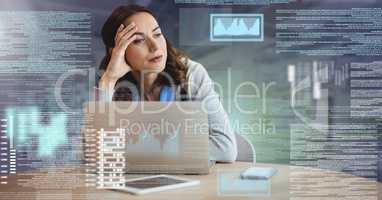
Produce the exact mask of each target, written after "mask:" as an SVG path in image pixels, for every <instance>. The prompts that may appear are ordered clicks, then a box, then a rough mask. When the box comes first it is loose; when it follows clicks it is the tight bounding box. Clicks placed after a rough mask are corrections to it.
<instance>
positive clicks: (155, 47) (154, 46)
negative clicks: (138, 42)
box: [149, 38, 159, 52]
mask: <svg viewBox="0 0 382 200" xmlns="http://www.w3.org/2000/svg"><path fill="white" fill-rule="evenodd" d="M149 41H150V42H149V50H150V52H155V51H156V50H158V48H159V45H158V43H157V41H155V40H154V39H153V38H150V39H149Z"/></svg>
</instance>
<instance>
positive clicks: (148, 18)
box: [98, 5, 237, 162]
mask: <svg viewBox="0 0 382 200" xmlns="http://www.w3.org/2000/svg"><path fill="white" fill-rule="evenodd" d="M102 39H103V42H104V44H105V47H106V55H105V57H104V59H103V61H102V63H101V66H100V70H101V72H102V75H101V79H100V81H99V83H98V86H99V89H100V90H101V91H102V92H100V94H102V95H101V96H100V97H99V98H102V99H103V100H106V101H111V100H119V101H121V100H125V101H139V100H146V101H175V100H186V101H187V100H196V101H204V103H205V105H206V108H207V110H208V121H209V122H208V123H209V126H210V137H209V138H210V145H209V147H210V158H211V160H215V161H221V162H233V161H234V160H235V159H236V155H237V147H236V141H235V136H234V134H233V132H232V131H231V129H230V125H229V121H228V117H227V114H226V113H225V111H224V109H223V107H222V105H221V103H220V101H219V97H218V95H217V94H216V92H215V91H214V87H213V82H212V80H211V79H210V77H209V76H208V73H207V71H206V70H205V69H204V67H203V66H202V65H201V64H199V63H196V62H194V61H192V60H190V59H188V58H187V57H186V56H185V55H184V54H182V53H180V52H179V51H178V50H176V49H175V48H174V47H172V45H171V44H170V43H169V41H168V40H167V39H166V38H165V37H164V35H163V34H162V32H161V29H160V27H159V26H158V23H157V21H156V19H155V18H154V14H153V13H152V12H151V11H150V10H148V9H146V8H144V7H141V6H137V5H129V6H120V7H118V8H116V9H115V10H114V11H113V13H112V14H111V16H109V18H108V19H107V21H106V22H105V24H104V26H103V28H102Z"/></svg>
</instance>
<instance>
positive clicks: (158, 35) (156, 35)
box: [154, 33, 162, 37]
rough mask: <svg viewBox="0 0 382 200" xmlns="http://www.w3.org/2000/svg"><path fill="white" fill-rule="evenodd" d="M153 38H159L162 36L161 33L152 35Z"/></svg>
mask: <svg viewBox="0 0 382 200" xmlns="http://www.w3.org/2000/svg"><path fill="white" fill-rule="evenodd" d="M154 36H155V37H160V36H162V33H156V34H154Z"/></svg>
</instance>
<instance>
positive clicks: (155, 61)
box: [149, 55, 163, 63]
mask: <svg viewBox="0 0 382 200" xmlns="http://www.w3.org/2000/svg"><path fill="white" fill-rule="evenodd" d="M162 57H163V56H162V55H160V56H155V57H154V58H152V59H150V60H149V61H150V62H152V63H157V62H160V61H161V60H162Z"/></svg>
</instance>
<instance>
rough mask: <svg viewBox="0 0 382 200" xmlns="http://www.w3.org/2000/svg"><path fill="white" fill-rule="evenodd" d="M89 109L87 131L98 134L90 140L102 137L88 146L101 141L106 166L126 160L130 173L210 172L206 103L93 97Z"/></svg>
mask: <svg viewBox="0 0 382 200" xmlns="http://www.w3.org/2000/svg"><path fill="white" fill-rule="evenodd" d="M84 114H85V118H84V119H85V120H84V121H85V128H86V130H87V132H88V133H89V132H92V133H93V135H90V137H92V138H97V139H93V140H89V134H88V136H87V137H88V141H93V142H95V141H97V142H95V143H94V145H93V146H92V145H90V144H88V145H87V146H88V147H89V146H90V147H92V148H94V147H95V146H97V149H98V154H97V155H98V156H97V159H98V160H102V161H103V162H104V163H103V164H102V166H109V167H110V166H114V168H118V166H119V168H120V169H121V166H122V165H123V162H124V164H125V165H124V166H123V169H124V170H125V172H126V173H144V174H159V173H165V174H208V173H209V172H210V167H211V166H212V164H213V163H212V162H210V160H209V151H208V143H209V139H208V138H209V127H208V117H207V113H206V112H205V111H204V110H203V107H202V103H201V102H197V101H192V102H191V101H189V102H183V101H173V102H145V101H131V102H129V101H120V102H119V101H115V102H88V103H86V104H85V106H84ZM118 155H119V157H118ZM121 155H123V156H121ZM98 166H99V164H98ZM120 169H119V170H120ZM113 170H114V169H113Z"/></svg>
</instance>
